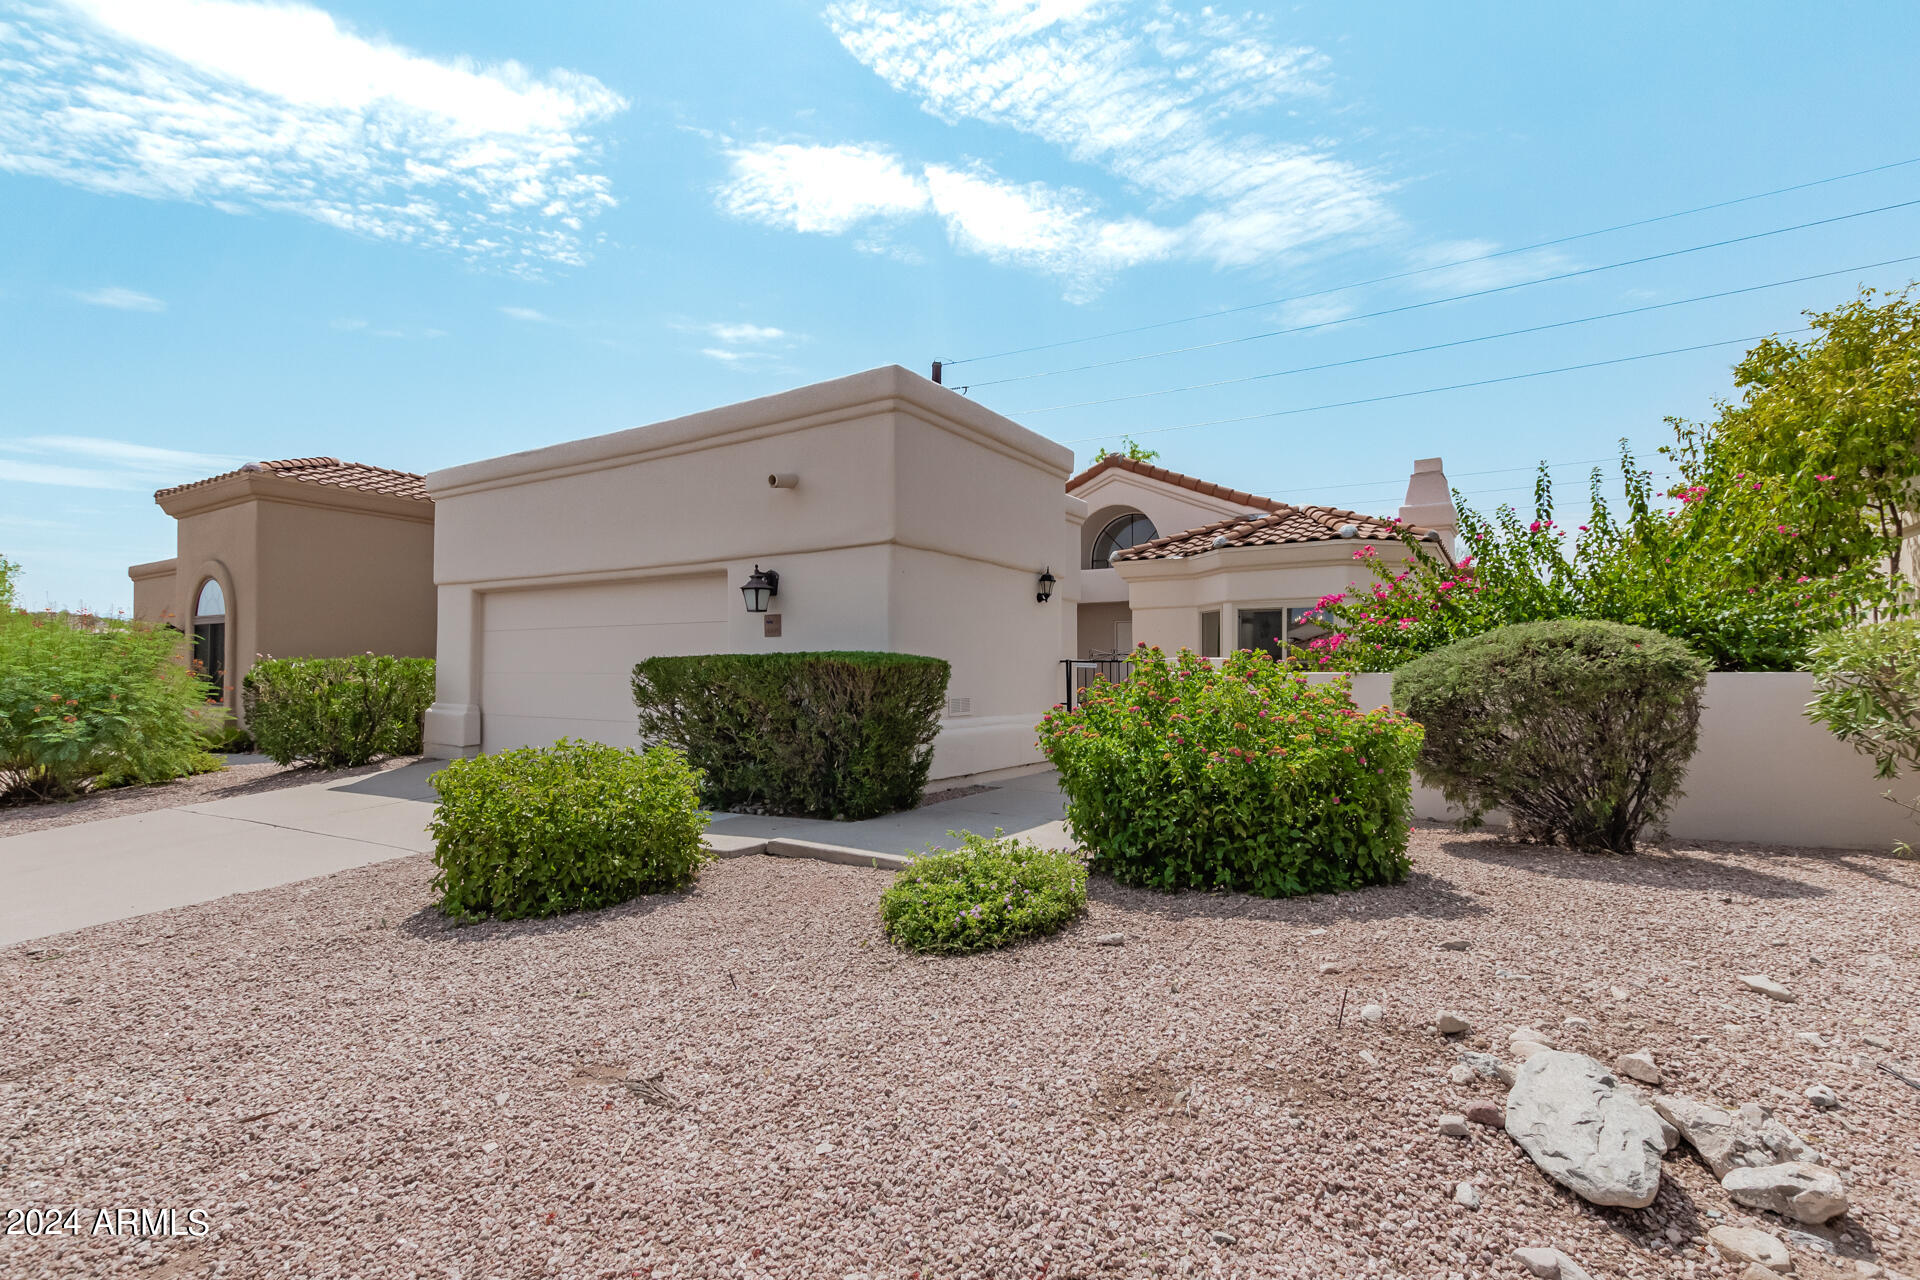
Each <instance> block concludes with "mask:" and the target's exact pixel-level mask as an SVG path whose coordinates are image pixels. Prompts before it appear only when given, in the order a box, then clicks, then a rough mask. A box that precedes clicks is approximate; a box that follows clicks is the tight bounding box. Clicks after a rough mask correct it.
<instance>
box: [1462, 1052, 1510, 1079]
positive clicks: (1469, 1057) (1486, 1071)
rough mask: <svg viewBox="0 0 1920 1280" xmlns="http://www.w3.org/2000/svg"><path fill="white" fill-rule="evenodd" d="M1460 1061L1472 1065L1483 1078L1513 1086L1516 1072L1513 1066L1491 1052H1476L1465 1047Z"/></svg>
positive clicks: (1475, 1072)
mask: <svg viewBox="0 0 1920 1280" xmlns="http://www.w3.org/2000/svg"><path fill="white" fill-rule="evenodd" d="M1460 1061H1461V1062H1462V1063H1463V1064H1465V1065H1466V1066H1467V1067H1470V1068H1471V1069H1472V1070H1473V1073H1474V1074H1475V1075H1477V1076H1479V1077H1480V1078H1481V1079H1482V1080H1498V1081H1499V1082H1500V1083H1501V1084H1504V1085H1506V1086H1507V1087H1509V1088H1511V1087H1512V1086H1513V1079H1514V1074H1515V1073H1514V1070H1513V1068H1512V1067H1510V1066H1508V1065H1507V1064H1506V1063H1504V1062H1502V1061H1500V1059H1498V1058H1496V1057H1494V1056H1493V1055H1492V1054H1490V1053H1476V1052H1474V1051H1473V1050H1471V1049H1463V1050H1462V1051H1461V1053H1460Z"/></svg>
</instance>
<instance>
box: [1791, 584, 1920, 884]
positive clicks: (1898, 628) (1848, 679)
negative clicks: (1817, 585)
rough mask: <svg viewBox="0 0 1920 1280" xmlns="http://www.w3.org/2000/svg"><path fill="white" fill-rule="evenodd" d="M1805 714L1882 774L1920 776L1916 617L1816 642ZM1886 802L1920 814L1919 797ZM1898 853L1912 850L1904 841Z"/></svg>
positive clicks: (1919, 668) (1919, 626)
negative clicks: (1811, 687) (1810, 696)
mask: <svg viewBox="0 0 1920 1280" xmlns="http://www.w3.org/2000/svg"><path fill="white" fill-rule="evenodd" d="M1812 670H1813V675H1814V687H1815V695H1814V699H1813V701H1812V702H1810V703H1808V704H1807V716H1808V718H1810V719H1812V720H1814V721H1816V722H1818V723H1821V724H1824V725H1826V726H1827V728H1829V729H1831V730H1832V731H1833V733H1834V736H1835V737H1837V738H1839V739H1840V741H1842V742H1844V743H1847V744H1848V745H1849V746H1851V747H1853V748H1854V749H1855V750H1856V751H1859V752H1861V753H1863V754H1865V755H1869V756H1872V757H1873V764H1874V770H1875V772H1876V774H1877V775H1878V776H1879V777H1882V778H1887V779H1892V778H1897V777H1899V776H1900V774H1901V772H1902V771H1905V772H1906V773H1910V774H1911V773H1920V621H1915V620H1914V619H1911V618H1907V619H1900V620H1895V621H1889V622H1876V623H1870V624H1868V625H1866V626H1861V627H1847V628H1845V629H1844V630H1840V631H1836V632H1834V633H1833V634H1831V635H1829V636H1826V637H1824V638H1822V640H1821V641H1820V643H1819V644H1817V645H1815V646H1814V650H1813V663H1812ZM1882 794H1883V795H1885V796H1886V798H1887V799H1889V800H1893V801H1894V802H1895V803H1897V804H1900V805H1902V806H1903V807H1905V808H1906V809H1908V810H1910V811H1911V812H1912V813H1913V815H1914V816H1915V817H1916V818H1920V799H1914V800H1911V801H1908V800H1901V799H1897V798H1896V797H1895V796H1894V794H1893V792H1892V791H1891V790H1889V791H1886V792H1883V793H1882ZM1900 850H1901V851H1902V852H1906V853H1911V852H1912V847H1911V846H1910V845H1908V844H1906V843H1905V842H1904V841H1903V842H1901V845H1900Z"/></svg>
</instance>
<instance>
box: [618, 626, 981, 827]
mask: <svg viewBox="0 0 1920 1280" xmlns="http://www.w3.org/2000/svg"><path fill="white" fill-rule="evenodd" d="M947 671H948V668H947V664H946V663H945V662H943V661H941V660H940V659H939V658H922V657H916V656H914V655H912V654H905V653H715V654H699V655H694V656H690V657H671V658H648V659H647V660H646V661H645V662H642V663H640V664H639V665H638V666H636V667H635V668H634V669H633V700H634V703H635V705H637V706H638V707H639V709H640V737H641V740H642V741H645V742H660V743H664V744H666V745H668V746H671V747H678V748H679V749H680V750H681V751H684V752H685V753H686V756H687V760H688V762H689V763H691V764H692V765H693V767H694V768H696V769H698V770H700V771H701V772H702V773H703V774H705V775H706V783H705V791H704V792H703V794H704V795H705V797H706V800H707V803H708V804H710V805H712V806H713V807H715V808H717V809H743V808H744V809H753V810H758V811H761V812H765V813H777V814H790V815H800V816H805V817H813V818H847V819H856V818H871V817H873V816H875V815H876V814H882V813H892V812H894V811H895V810H897V809H910V808H912V807H913V806H914V805H916V804H918V803H920V793H921V791H922V790H923V789H924V788H925V786H926V782H927V768H928V766H929V765H930V764H931V763H932V760H933V739H934V735H935V734H937V733H938V732H939V731H940V712H941V709H942V706H943V704H944V703H945V701H946V696H947Z"/></svg>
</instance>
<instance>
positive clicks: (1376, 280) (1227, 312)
mask: <svg viewBox="0 0 1920 1280" xmlns="http://www.w3.org/2000/svg"><path fill="white" fill-rule="evenodd" d="M1910 164H1920V156H1915V157H1914V158H1913V159H1911V160H1895V161H1893V162H1892V163H1890V164H1880V165H1874V166H1873V167H1872V168H1870V169H1855V170H1854V171H1853V172H1851V173H1839V174H1835V175H1834V176H1832V177H1830V178H1815V179H1814V180H1813V181H1811V182H1797V183H1795V184H1793V185H1792V186H1790V187H1775V188H1774V189H1773V190H1771V191H1760V192H1756V193H1755V194H1753V195H1749V196H1735V197H1734V198H1733V199H1731V200H1719V201H1716V202H1714V203H1713V204H1703V205H1696V206H1695V207H1694V208H1691V209H1681V210H1679V211H1678V212H1675V213H1663V214H1659V215H1658V216H1656V217H1651V218H1640V219H1637V220H1635V221H1633V222H1617V223H1615V224H1614V225H1612V226H1610V227H1600V228H1598V229H1597V230H1593V231H1578V232H1575V233H1574V234H1572V235H1566V236H1558V237H1555V238H1554V239H1552V240H1538V241H1535V242H1534V243H1533V244H1523V245H1520V246H1518V247H1516V248H1512V249H1498V250H1495V251H1494V252H1492V253H1483V254H1480V255H1478V256H1477V257H1472V258H1457V259H1455V260H1454V261H1452V262H1441V263H1436V264H1435V265H1433V266H1429V267H1414V268H1411V269H1409V270H1406V271H1396V272H1394V273H1392V274H1391V275H1384V276H1374V277H1373V278H1371V279H1368V280H1356V281H1354V282H1353V283H1352V284H1342V285H1335V286H1333V287H1332V288H1328V289H1316V290H1314V291H1313V292H1311V293H1296V294H1293V295H1291V296H1290V297H1285V298H1269V299H1268V300H1266V301H1265V302H1249V303H1245V304H1243V305H1241V306H1237V307H1223V308H1221V309H1220V310H1218V311H1202V312H1199V313H1198V314H1196V315H1190V316H1181V317H1179V318H1178V319H1174V320H1157V321H1155V322H1153V323H1152V324H1141V325H1134V326H1132V327H1131V328H1127V329H1109V330H1107V331H1106V332H1105V333H1091V334H1087V335H1086V336H1084V337H1079V338H1062V339H1061V340H1060V341H1058V342H1041V343H1036V344H1034V345H1033V346H1030V347H1017V348H1015V349H1013V350H1011V351H996V352H994V353H993V354H991V355H984V356H967V357H964V358H963V359H959V360H943V361H941V364H942V365H943V366H945V367H947V368H952V367H953V366H954V365H959V364H975V363H978V362H979V361H982V360H1003V359H1005V358H1006V357H1008V356H1023V355H1029V354H1031V353H1033V352H1035V351H1052V350H1055V349H1056V348H1059V347H1071V346H1076V345H1078V344H1080V343H1084V342H1099V341H1101V340H1102V339H1105V338H1121V337H1125V336H1126V335H1128V334H1132V333H1146V332H1148V331H1150V330H1153V329H1166V328H1171V327H1172V326H1174V325H1178V324H1192V323H1194V322H1195V321H1198V320H1212V319H1216V318H1218V317H1220V316H1232V315H1239V314H1241V313H1242V312H1247V311H1258V310H1259V309H1260V308H1262V307H1277V306H1283V305H1285V304H1286V303H1289V302H1304V301H1306V300H1307V299H1309V298H1324V297H1327V296H1328V295H1330V294H1335V293H1345V292H1347V291H1349V290H1352V289H1364V288H1366V287H1367V286H1368V285H1375V284H1387V283H1389V282H1391V281H1394V280H1406V279H1409V278H1411V277H1413V276H1420V275H1426V274H1428V273H1430V272H1434V271H1448V270H1451V269H1452V268H1454V267H1465V266H1471V265H1472V264H1474V263H1476V262H1491V261H1493V260H1494V259H1496V258H1506V257H1511V256H1512V255H1514V254H1517V253H1531V252H1532V251H1533V250H1535V249H1550V248H1552V247H1553V246H1555V245H1562V244H1572V243H1573V242H1574V241H1576V240H1590V239H1592V238H1593V237H1594V236H1604V235H1611V234H1612V233H1613V232H1616V231H1630V230H1632V229H1633V228H1635V227H1650V226H1652V225H1654V224H1655V223H1658V222H1671V221H1673V220H1674V219H1675V218H1686V217H1691V216H1692V215H1694V214H1696V213H1710V212H1712V211H1713V210H1715V209H1726V208H1730V207H1732V206H1733V205H1737V204H1748V203H1750V202H1752V201H1754V200H1766V199H1770V198H1772V197H1773V196H1782V195H1787V194H1789V193H1791V192H1794V191H1805V190H1808V189H1809V188H1812V187H1822V186H1826V185H1827V184H1829V183H1834V182H1844V181H1846V180H1847V179H1849V178H1862V177H1865V176H1867V175H1868V174H1873V173H1885V172H1886V171H1887V170H1889V169H1899V168H1904V167H1905V166H1907V165H1910Z"/></svg>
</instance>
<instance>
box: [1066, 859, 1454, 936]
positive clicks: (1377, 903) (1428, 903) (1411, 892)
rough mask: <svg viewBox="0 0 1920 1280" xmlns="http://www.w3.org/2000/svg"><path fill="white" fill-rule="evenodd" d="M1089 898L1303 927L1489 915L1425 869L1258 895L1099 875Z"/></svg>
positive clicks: (1196, 916)
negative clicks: (1379, 881) (1347, 887)
mask: <svg viewBox="0 0 1920 1280" xmlns="http://www.w3.org/2000/svg"><path fill="white" fill-rule="evenodd" d="M1087 899H1088V900H1089V901H1091V902H1102V903H1106V904H1108V905H1109V906H1115V907H1119V908H1121V909H1123V910H1126V911H1138V912H1143V913H1146V914H1148V915H1157V916H1163V917H1165V918H1166V919H1169V920H1272V921H1275V922H1276V923H1281V924H1301V925H1318V924H1326V923H1329V922H1331V921H1335V920H1341V921H1349V920H1363V921H1364V920H1399V919H1404V918H1406V917H1409V916H1413V917H1417V918H1420V919H1426V920H1463V919H1466V918H1468V917H1470V916H1482V915H1486V914H1487V908H1485V907H1483V906H1481V905H1480V903H1479V901H1478V900H1477V899H1475V898H1473V897H1472V896H1471V895H1469V894H1465V893H1462V892H1460V890H1458V889H1456V888H1455V887H1454V885H1453V882H1452V881H1451V880H1445V879H1442V878H1441V877H1439V876H1435V875H1429V874H1427V873H1426V872H1424V871H1415V872H1413V873H1412V874H1411V875H1409V876H1408V877H1407V878H1406V879H1405V880H1403V881H1401V882H1400V883H1399V884H1383V885H1374V886H1372V887H1370V888H1366V889H1355V890H1352V891H1350V892H1347V893H1320V894H1313V895H1311V896H1309V897H1304V898H1259V897H1255V896H1253V895H1252V894H1246V893H1225V892H1206V891H1204V890H1191V891H1188V892H1184V893H1160V892H1157V891H1155V890H1152V889H1135V888H1131V887H1128V886H1126V885H1121V884H1115V883H1114V882H1113V881H1112V880H1110V879H1108V878H1107V877H1106V876H1100V875H1096V876H1093V877H1092V878H1090V879H1089V881H1088V883H1087Z"/></svg>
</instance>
